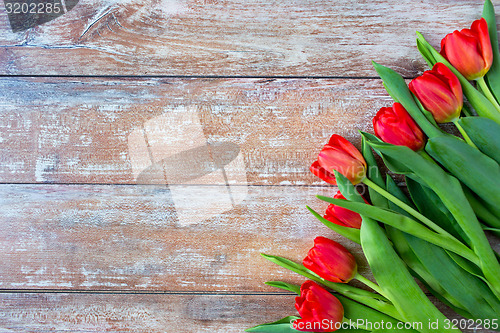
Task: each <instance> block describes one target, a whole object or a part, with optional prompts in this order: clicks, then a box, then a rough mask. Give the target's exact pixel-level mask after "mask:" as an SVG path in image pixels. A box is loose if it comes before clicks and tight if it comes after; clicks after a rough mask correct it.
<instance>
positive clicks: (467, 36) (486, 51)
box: [441, 18, 493, 80]
mask: <svg viewBox="0 0 500 333" xmlns="http://www.w3.org/2000/svg"><path fill="white" fill-rule="evenodd" d="M441 55H442V56H443V57H445V58H446V59H447V60H448V61H449V62H450V63H451V64H452V65H453V67H455V68H456V69H457V70H458V71H459V72H460V73H462V74H463V76H465V77H466V78H467V79H468V80H476V79H478V78H481V77H483V76H484V75H485V74H486V73H487V72H488V70H489V69H490V67H491V65H492V63H493V52H492V49H491V42H490V34H489V32H488V23H486V20H485V19H484V18H481V19H479V20H476V21H474V22H473V23H472V25H471V28H470V29H462V30H461V31H458V30H455V31H454V32H453V33H451V34H448V35H446V37H445V38H443V40H442V41H441Z"/></svg>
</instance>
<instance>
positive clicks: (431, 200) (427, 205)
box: [406, 177, 470, 244]
mask: <svg viewBox="0 0 500 333" xmlns="http://www.w3.org/2000/svg"><path fill="white" fill-rule="evenodd" d="M406 186H407V188H408V192H409V193H410V196H411V198H412V199H413V202H414V203H415V205H416V206H417V208H418V210H419V211H420V212H421V213H422V214H423V215H424V216H426V217H428V218H429V219H431V220H432V221H434V222H436V223H437V224H438V225H439V226H440V227H441V228H443V229H444V230H446V231H448V232H449V233H450V234H452V235H453V236H455V237H456V238H457V239H459V240H460V241H462V242H464V240H465V239H467V242H466V243H467V244H470V240H469V239H468V238H467V236H466V235H465V233H464V231H463V230H462V228H460V226H459V225H458V224H457V222H456V220H455V218H454V217H453V215H452V214H451V213H450V211H449V210H448V209H447V208H446V206H445V205H444V204H443V202H442V201H441V199H440V198H439V196H438V195H437V194H436V193H435V192H434V191H433V190H431V189H430V188H428V187H427V186H424V185H421V184H420V183H419V182H417V181H415V180H413V179H411V178H409V177H407V178H406Z"/></svg>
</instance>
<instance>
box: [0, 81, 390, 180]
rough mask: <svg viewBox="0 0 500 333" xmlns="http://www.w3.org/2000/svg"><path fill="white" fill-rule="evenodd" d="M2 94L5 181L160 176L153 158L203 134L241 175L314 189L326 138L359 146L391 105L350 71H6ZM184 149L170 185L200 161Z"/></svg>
mask: <svg viewBox="0 0 500 333" xmlns="http://www.w3.org/2000/svg"><path fill="white" fill-rule="evenodd" d="M0 91H1V93H0V152H1V154H0V182H4V183H5V182H9V183H35V182H36V183H106V184H108V183H114V184H136V183H138V182H139V183H141V182H146V183H155V182H156V183H158V182H159V183H165V182H166V179H165V178H164V177H163V174H162V172H163V171H161V172H160V174H161V175H160V178H159V179H157V177H156V176H157V175H158V169H154V168H150V166H151V164H153V163H152V162H155V164H156V165H160V167H164V168H166V166H165V163H163V162H165V161H167V162H168V161H172V154H173V153H174V152H177V153H179V152H182V151H185V150H189V149H191V148H196V147H199V146H200V145H201V144H202V143H204V142H208V143H211V144H218V143H226V144H229V145H233V147H235V149H233V150H234V152H236V155H240V157H241V160H242V161H241V163H239V164H237V165H232V164H231V165H229V166H228V168H227V170H226V173H227V175H228V176H229V177H231V179H232V180H233V182H234V183H239V184H246V183H248V184H251V185H272V184H279V185H293V184H296V185H304V184H318V185H319V184H322V182H321V181H320V180H319V179H318V178H316V177H314V176H312V174H311V173H310V172H309V166H310V164H311V163H312V162H313V161H314V160H315V159H316V158H317V154H318V152H319V150H320V149H321V147H322V146H323V145H324V144H325V143H326V142H327V141H328V139H329V137H330V136H331V135H332V134H334V133H337V134H340V135H344V136H345V137H347V138H348V139H350V140H352V141H353V142H354V143H355V144H357V145H358V146H359V142H360V136H359V134H358V130H363V131H367V132H371V131H372V125H371V118H372V117H373V116H374V115H375V113H376V112H377V111H378V110H379V109H380V107H382V106H389V105H391V104H392V101H391V99H390V97H388V95H387V93H386V92H385V90H384V89H383V87H382V84H381V81H380V80H353V79H347V80H346V79H270V80H259V79H110V78H106V79H104V78H99V79H95V78H2V79H0ZM186 114H189V115H191V116H190V117H191V118H189V117H187V118H186V116H185V115H186ZM144 132H147V137H148V142H147V143H146V142H145V139H144ZM191 133H197V134H196V135H194V134H193V135H191ZM148 148H149V151H148ZM167 148H168V149H170V150H171V151H167ZM226 150H227V151H229V152H230V150H231V149H226ZM230 153H231V152H230ZM150 154H151V155H153V159H152V160H151V159H150V157H151V156H150ZM186 154H187V155H188V156H187V157H185V158H183V162H184V166H182V167H180V165H181V163H180V162H179V160H177V161H176V162H171V163H170V164H172V165H174V166H175V170H176V172H177V173H178V174H177V175H173V174H172V173H173V171H174V170H172V172H170V175H169V177H167V178H169V179H168V180H167V181H168V183H170V184H173V183H180V184H186V183H187V182H188V181H190V180H191V179H194V178H195V177H192V176H191V175H190V172H191V171H192V170H191V169H190V168H189V165H185V164H189V163H188V162H189V161H190V160H191V161H192V163H190V164H191V165H196V166H197V168H198V169H203V165H202V164H201V162H200V159H201V158H196V157H194V156H197V154H194V153H193V152H191V153H186ZM167 157H168V158H167ZM162 160H165V161H162ZM135 161H143V162H144V163H142V164H141V163H136V162H135ZM156 162H158V163H156ZM162 163H163V165H162ZM135 166H136V167H135ZM137 170H143V171H142V176H141V177H138V175H139V172H136V171H137ZM190 170H191V171H190ZM212 183H217V182H216V181H213V182H212ZM219 183H220V182H219Z"/></svg>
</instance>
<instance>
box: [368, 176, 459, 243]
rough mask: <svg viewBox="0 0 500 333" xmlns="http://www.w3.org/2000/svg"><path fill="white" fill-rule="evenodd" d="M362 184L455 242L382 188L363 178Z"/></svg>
mask: <svg viewBox="0 0 500 333" xmlns="http://www.w3.org/2000/svg"><path fill="white" fill-rule="evenodd" d="M363 183H364V184H365V185H367V186H368V187H370V188H371V189H372V190H374V191H375V192H377V193H378V194H380V195H382V196H384V197H385V198H386V199H388V200H390V201H392V202H393V203H394V204H396V205H397V206H399V207H400V208H402V209H404V210H405V211H406V212H408V214H410V215H412V216H413V217H415V218H416V219H418V220H420V221H421V222H422V223H423V224H425V225H426V226H428V227H429V228H431V229H432V230H434V231H435V232H437V233H438V234H440V235H441V236H444V237H446V238H449V239H453V240H456V238H455V237H453V236H452V235H451V234H450V233H448V232H447V231H446V230H444V229H443V228H441V227H440V226H438V225H437V224H436V223H434V222H432V221H431V220H429V219H428V218H427V217H425V216H424V215H422V214H421V213H420V212H418V211H416V210H415V209H413V208H412V207H410V206H409V205H407V204H405V203H404V202H403V201H401V200H399V199H398V198H396V197H395V196H393V195H392V194H390V193H389V192H387V191H386V190H384V189H383V188H381V187H380V186H378V185H377V184H375V183H374V182H372V181H371V180H370V179H368V178H365V179H364V180H363Z"/></svg>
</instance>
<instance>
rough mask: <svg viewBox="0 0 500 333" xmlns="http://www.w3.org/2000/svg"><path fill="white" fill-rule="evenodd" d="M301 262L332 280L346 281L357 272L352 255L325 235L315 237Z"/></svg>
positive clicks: (324, 277)
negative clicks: (311, 246) (312, 245)
mask: <svg viewBox="0 0 500 333" xmlns="http://www.w3.org/2000/svg"><path fill="white" fill-rule="evenodd" d="M302 264H303V265H304V266H305V267H306V268H307V269H310V270H311V271H313V272H314V273H316V274H318V275H319V276H321V277H322V278H323V279H326V280H328V281H332V282H340V283H347V282H349V281H351V280H352V279H353V278H354V276H355V275H356V273H357V269H358V266H357V264H356V260H355V259H354V256H353V255H352V254H351V253H350V252H349V251H347V250H346V248H345V247H343V246H342V245H340V244H339V243H337V242H335V241H332V240H331V239H328V238H325V237H316V239H315V240H314V247H313V248H312V249H310V250H309V252H308V253H307V256H306V257H305V258H304V260H303V261H302Z"/></svg>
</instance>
